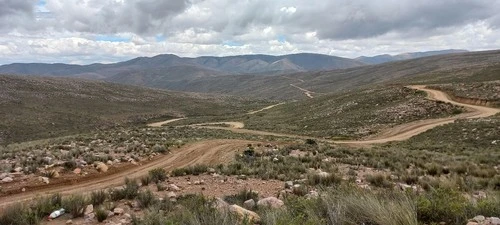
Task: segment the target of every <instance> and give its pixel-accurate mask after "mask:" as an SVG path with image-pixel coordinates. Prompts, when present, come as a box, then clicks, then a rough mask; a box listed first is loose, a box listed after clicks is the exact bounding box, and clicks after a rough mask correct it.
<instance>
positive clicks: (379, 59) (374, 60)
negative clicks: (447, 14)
mask: <svg viewBox="0 0 500 225" xmlns="http://www.w3.org/2000/svg"><path fill="white" fill-rule="evenodd" d="M464 52H468V51H467V50H463V49H447V50H439V51H427V52H408V53H402V54H398V55H389V54H383V55H376V56H361V57H358V58H355V59H356V60H358V61H360V62H363V63H366V64H381V63H386V62H393V61H400V60H407V59H416V58H421V57H427V56H434V55H445V54H453V53H464Z"/></svg>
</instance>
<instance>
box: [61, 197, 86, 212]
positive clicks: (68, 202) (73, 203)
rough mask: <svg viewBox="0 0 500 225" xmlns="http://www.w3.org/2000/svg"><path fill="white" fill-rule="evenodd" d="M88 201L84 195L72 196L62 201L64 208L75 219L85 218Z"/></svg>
mask: <svg viewBox="0 0 500 225" xmlns="http://www.w3.org/2000/svg"><path fill="white" fill-rule="evenodd" d="M86 206H87V199H86V198H85V197H84V196H83V195H71V196H69V197H67V198H65V199H63V201H62V207H63V208H64V209H65V210H66V212H68V213H70V214H71V216H73V218H78V217H81V216H83V213H84V210H85V207H86Z"/></svg>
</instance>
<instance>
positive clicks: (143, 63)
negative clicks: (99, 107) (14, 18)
mask: <svg viewBox="0 0 500 225" xmlns="http://www.w3.org/2000/svg"><path fill="white" fill-rule="evenodd" d="M362 65H365V64H364V63H362V62H359V61H357V60H353V59H347V58H341V57H335V56H328V55H320V54H309V53H301V54H293V55H282V56H271V55H240V56H227V57H212V56H203V57H198V58H184V57H179V56H176V55H171V54H165V55H157V56H154V57H138V58H135V59H132V60H128V61H124V62H119V63H112V64H91V65H69V64H43V63H14V64H9V65H3V66H0V73H4V74H18V75H38V76H64V77H81V78H90V79H108V80H110V81H115V80H116V81H131V80H136V79H138V78H131V77H140V76H143V75H144V74H145V73H146V72H148V71H151V70H153V71H155V74H159V75H161V76H159V75H157V76H156V77H165V81H168V80H170V79H171V77H178V76H182V75H183V76H186V78H188V77H191V76H192V74H190V71H193V70H194V71H196V72H195V73H196V74H197V75H200V76H203V75H204V76H212V75H213V74H214V73H216V74H218V75H226V74H233V75H238V74H260V75H275V74H283V73H290V72H301V71H316V70H332V69H345V68H351V67H357V66H362ZM179 67H182V68H184V69H187V68H190V69H187V71H182V72H179V71H178V70H176V69H175V68H179ZM172 68H174V69H172ZM121 76H126V77H127V78H121ZM129 84H135V83H133V82H132V83H129Z"/></svg>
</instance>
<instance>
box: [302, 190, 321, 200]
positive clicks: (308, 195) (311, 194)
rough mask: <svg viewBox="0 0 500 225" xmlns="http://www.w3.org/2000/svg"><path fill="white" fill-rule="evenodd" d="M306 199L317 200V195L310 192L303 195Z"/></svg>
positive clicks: (315, 192)
mask: <svg viewBox="0 0 500 225" xmlns="http://www.w3.org/2000/svg"><path fill="white" fill-rule="evenodd" d="M305 197H306V198H307V199H312V198H319V193H318V192H317V191H314V190H313V191H310V192H309V193H308V194H306V195H305Z"/></svg>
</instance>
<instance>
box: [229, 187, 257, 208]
mask: <svg viewBox="0 0 500 225" xmlns="http://www.w3.org/2000/svg"><path fill="white" fill-rule="evenodd" d="M250 199H253V200H254V201H255V202H257V200H258V199H259V194H258V193H257V192H255V191H252V190H248V189H243V190H241V191H240V192H239V193H237V194H234V195H228V196H225V197H224V201H226V202H227V203H229V204H236V205H243V202H245V201H246V200H250Z"/></svg>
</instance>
